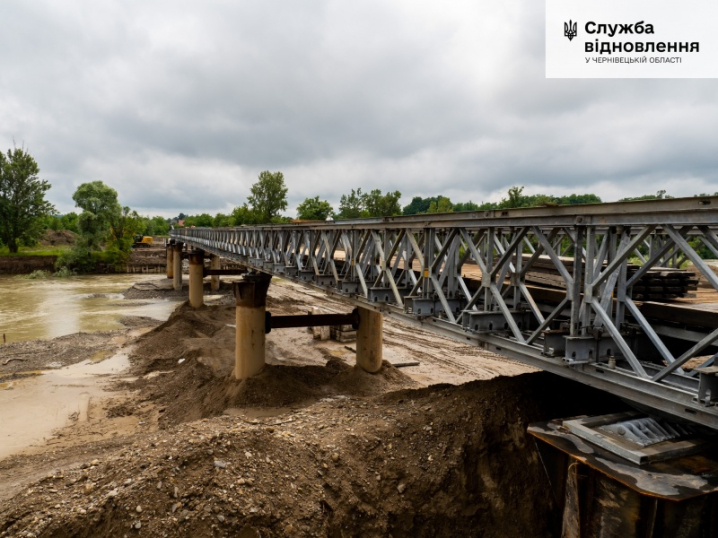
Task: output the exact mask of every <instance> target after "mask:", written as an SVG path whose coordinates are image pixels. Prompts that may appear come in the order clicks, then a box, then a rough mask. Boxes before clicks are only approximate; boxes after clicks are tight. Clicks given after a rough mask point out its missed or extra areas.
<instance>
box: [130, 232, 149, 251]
mask: <svg viewBox="0 0 718 538" xmlns="http://www.w3.org/2000/svg"><path fill="white" fill-rule="evenodd" d="M134 241H135V242H134V243H132V248H150V247H151V246H152V244H153V242H152V236H151V235H142V234H137V235H135V236H134Z"/></svg>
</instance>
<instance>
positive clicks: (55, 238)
mask: <svg viewBox="0 0 718 538" xmlns="http://www.w3.org/2000/svg"><path fill="white" fill-rule="evenodd" d="M76 238H77V234H75V233H73V232H71V231H70V230H57V231H55V230H50V229H47V230H45V233H44V235H43V236H42V238H41V239H40V244H41V245H42V246H43V247H60V246H68V245H74V244H75V239H76Z"/></svg>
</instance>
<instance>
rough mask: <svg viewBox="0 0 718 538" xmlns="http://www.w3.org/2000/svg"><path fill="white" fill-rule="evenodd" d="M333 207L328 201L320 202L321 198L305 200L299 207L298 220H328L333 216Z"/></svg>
mask: <svg viewBox="0 0 718 538" xmlns="http://www.w3.org/2000/svg"><path fill="white" fill-rule="evenodd" d="M332 211H333V209H332V206H331V204H330V203H329V202H327V201H326V200H320V199H319V196H315V197H314V198H307V199H305V200H304V201H303V202H302V203H301V204H299V206H298V207H297V218H300V219H303V220H327V219H328V218H329V216H330V215H331V214H332Z"/></svg>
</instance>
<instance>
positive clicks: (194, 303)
mask: <svg viewBox="0 0 718 538" xmlns="http://www.w3.org/2000/svg"><path fill="white" fill-rule="evenodd" d="M189 304H190V306H191V307H192V308H199V307H200V306H202V305H203V304H204V251H202V250H195V251H194V252H192V253H190V255H189Z"/></svg>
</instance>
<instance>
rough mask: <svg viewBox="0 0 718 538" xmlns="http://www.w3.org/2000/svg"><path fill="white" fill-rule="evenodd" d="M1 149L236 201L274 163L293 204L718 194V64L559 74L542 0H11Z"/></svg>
mask: <svg viewBox="0 0 718 538" xmlns="http://www.w3.org/2000/svg"><path fill="white" fill-rule="evenodd" d="M0 20H2V31H0V51H2V53H0V149H4V150H5V151H6V150H7V149H8V148H10V147H12V146H13V144H15V145H18V146H20V145H24V146H25V147H26V148H27V149H28V150H29V151H30V152H31V153H32V155H33V156H34V157H35V158H36V160H37V161H38V164H39V165H40V168H41V177H42V178H43V179H47V180H49V181H50V182H51V184H52V189H51V190H50V191H49V193H48V194H49V198H50V200H51V201H52V202H53V203H54V204H55V205H56V206H57V208H58V210H60V211H61V212H66V211H70V210H72V209H73V202H72V198H71V197H72V193H73V192H74V190H75V189H76V188H77V186H78V185H79V184H81V183H84V182H86V181H93V180H102V181H104V182H105V183H106V184H108V185H110V186H112V187H114V188H115V189H117V191H118V193H119V195H120V201H121V203H122V204H123V205H129V206H131V207H132V208H134V209H137V210H138V211H139V212H140V213H142V214H152V215H155V214H162V215H164V216H174V215H176V214H178V213H179V212H180V211H182V212H184V213H199V212H209V213H216V212H218V211H223V212H229V211H231V209H232V208H233V207H234V206H236V205H240V204H242V203H243V202H244V201H245V200H246V198H247V194H248V193H249V187H250V185H251V184H252V183H253V182H254V181H256V179H257V176H258V174H259V172H261V171H262V170H271V171H277V170H280V171H282V172H283V173H284V177H285V181H286V183H287V186H288V188H289V210H288V211H287V213H288V214H291V216H294V215H295V208H296V205H297V204H298V203H299V202H301V201H302V200H303V199H304V198H306V197H308V196H316V195H319V196H320V197H321V198H323V199H327V200H329V201H330V202H332V203H333V204H334V206H335V208H336V207H337V205H338V200H339V197H340V196H341V194H343V193H346V192H348V191H349V190H350V189H351V188H357V187H361V188H362V190H364V191H367V190H371V189H374V188H379V189H382V190H384V191H386V190H399V191H401V192H402V199H401V203H402V205H406V204H408V203H409V202H410V201H411V197H412V196H416V195H420V196H433V195H437V194H444V195H446V196H449V197H450V198H451V199H452V201H454V202H460V201H468V200H472V201H474V202H477V203H479V202H482V201H498V200H499V199H500V198H501V197H502V196H503V195H504V194H505V193H506V191H507V189H508V188H509V187H510V186H512V185H524V186H525V187H526V189H525V192H526V193H539V192H542V193H552V194H570V193H572V192H593V193H595V194H598V195H599V196H601V198H603V199H604V200H606V201H609V200H616V199H618V198H621V197H624V196H633V195H640V194H646V193H653V192H655V191H657V190H659V189H665V190H666V191H668V193H669V194H671V195H674V196H688V195H692V194H695V193H698V192H711V193H712V192H715V191H718V81H716V80H547V79H546V78H545V76H544V2H543V1H536V0H520V1H515V0H501V1H499V0H471V1H465V0H452V1H451V2H437V1H433V2H426V1H416V0H381V1H379V0H358V1H355V2H348V1H346V0H343V1H332V0H326V1H324V0H302V1H297V0H283V1H272V0H264V1H260V0H252V1H250V0H235V1H228V0H224V1H219V0H216V1H215V0H205V1H203V2H197V1H196V0H195V1H192V2H188V1H184V0H172V1H163V0H144V1H134V0H124V1H110V0H105V1H102V2H97V1H90V0H63V1H62V2H57V1H50V0H44V1H43V0H3V2H2V5H1V7H0Z"/></svg>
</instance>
